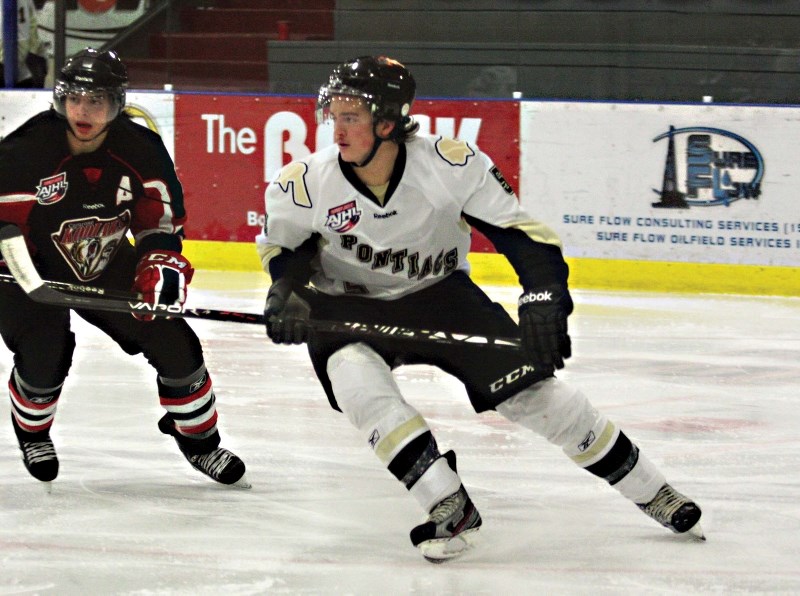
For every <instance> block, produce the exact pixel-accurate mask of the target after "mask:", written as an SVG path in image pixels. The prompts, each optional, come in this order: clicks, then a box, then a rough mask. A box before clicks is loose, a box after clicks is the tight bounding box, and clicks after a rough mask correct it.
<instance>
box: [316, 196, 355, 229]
mask: <svg viewBox="0 0 800 596" xmlns="http://www.w3.org/2000/svg"><path fill="white" fill-rule="evenodd" d="M360 220H361V210H360V209H359V208H358V205H356V202H355V201H349V202H347V203H345V204H344V205H339V206H337V207H333V208H331V209H328V217H327V219H326V220H325V227H326V228H328V229H329V230H330V231H331V232H336V233H337V234H344V233H345V232H349V231H350V230H352V229H353V228H355V227H356V225H358V222H359V221H360Z"/></svg>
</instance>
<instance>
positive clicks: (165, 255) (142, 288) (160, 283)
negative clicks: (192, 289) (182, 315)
mask: <svg viewBox="0 0 800 596" xmlns="http://www.w3.org/2000/svg"><path fill="white" fill-rule="evenodd" d="M192 275H194V268H193V267H192V265H191V264H190V263H189V261H187V260H186V258H185V257H184V256H183V255H182V254H180V253H178V252H175V251H172V250H151V251H150V252H147V253H145V254H143V255H142V257H141V258H140V259H139V263H138V264H137V265H136V277H135V279H134V281H133V290H134V291H135V292H138V293H140V294H141V295H142V299H143V301H144V302H147V303H148V304H153V305H155V304H166V305H178V306H183V303H184V302H186V286H188V285H189V282H190V281H192ZM134 316H135V317H136V318H137V319H140V320H143V321H151V320H153V316H152V315H134Z"/></svg>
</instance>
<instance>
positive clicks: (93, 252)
mask: <svg viewBox="0 0 800 596" xmlns="http://www.w3.org/2000/svg"><path fill="white" fill-rule="evenodd" d="M130 222H131V214H130V212H129V211H124V212H123V213H122V214H120V215H119V217H114V218H112V219H99V218H97V217H89V218H86V219H80V220H72V221H65V222H64V223H63V224H61V229H60V230H59V231H58V232H56V233H55V234H51V238H52V239H53V242H54V243H55V245H56V248H58V250H59V252H60V253H61V256H62V257H64V260H66V261H67V263H68V264H69V266H70V268H71V269H72V271H73V272H74V273H75V275H76V277H78V279H80V280H81V281H90V280H92V279H94V278H96V277H98V276H99V275H100V274H101V273H102V272H103V270H104V269H105V268H106V265H108V263H109V262H110V261H111V259H113V258H114V255H115V254H116V253H117V249H119V247H120V244H121V243H122V242H127V240H126V239H125V234H126V233H127V231H128V228H129V227H130Z"/></svg>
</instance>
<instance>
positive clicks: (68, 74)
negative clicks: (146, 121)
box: [53, 48, 128, 120]
mask: <svg viewBox="0 0 800 596" xmlns="http://www.w3.org/2000/svg"><path fill="white" fill-rule="evenodd" d="M127 86H128V69H127V68H125V65H124V64H123V63H122V60H120V58H119V56H118V55H117V53H116V52H114V51H111V50H102V51H100V50H95V49H94V48H85V49H83V50H81V51H80V52H78V53H77V54H75V55H74V56H71V57H70V58H68V59H67V61H66V63H65V64H64V67H63V68H62V69H61V72H60V73H59V75H58V76H57V77H56V80H55V85H54V86H53V106H54V107H55V110H56V112H58V113H59V114H61V115H62V116H64V117H66V115H67V110H66V105H65V104H66V97H67V95H68V94H70V93H78V94H88V93H102V92H105V93H108V95H109V97H110V98H111V101H112V104H113V107H114V108H116V109H112V111H111V114H110V120H113V119H114V118H116V117H117V116H119V115H120V114H121V113H122V110H123V108H124V107H125V89H126V87H127Z"/></svg>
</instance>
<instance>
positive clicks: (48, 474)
mask: <svg viewBox="0 0 800 596" xmlns="http://www.w3.org/2000/svg"><path fill="white" fill-rule="evenodd" d="M11 424H12V425H13V426H14V432H15V434H16V435H17V441H19V449H20V451H22V462H23V463H24V464H25V468H26V469H27V470H28V472H29V473H30V475H31V476H33V477H34V478H36V480H41V481H42V482H50V481H51V480H55V478H56V476H58V456H56V449H55V447H54V446H53V440H52V439H51V438H50V435H49V434H46V433H36V434H31V433H25V432H24V431H22V430H21V429H20V428H19V426H17V421H16V420H14V416H13V415H12V416H11Z"/></svg>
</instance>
